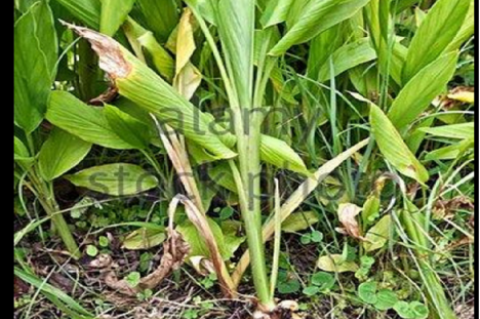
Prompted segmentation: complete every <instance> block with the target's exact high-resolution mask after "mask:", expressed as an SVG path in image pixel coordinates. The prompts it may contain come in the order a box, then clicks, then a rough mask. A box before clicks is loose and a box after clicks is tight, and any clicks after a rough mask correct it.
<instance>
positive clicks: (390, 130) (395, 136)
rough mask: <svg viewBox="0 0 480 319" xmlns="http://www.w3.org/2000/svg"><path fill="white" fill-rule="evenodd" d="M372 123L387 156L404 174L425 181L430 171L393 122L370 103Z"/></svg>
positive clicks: (382, 149) (373, 131) (380, 147)
mask: <svg viewBox="0 0 480 319" xmlns="http://www.w3.org/2000/svg"><path fill="white" fill-rule="evenodd" d="M370 124H371V126H372V133H373V136H374V137H375V141H376V142H377V145H378V147H379V149H380V151H381V152H382V154H383V155H384V156H385V158H386V159H387V160H388V161H389V162H390V163H391V164H392V165H393V166H394V167H395V168H396V169H397V170H398V171H399V172H400V173H402V174H404V175H406V176H408V177H410V178H413V179H415V180H417V181H418V182H420V183H425V182H426V181H427V180H428V179H429V175H428V171H427V170H426V169H425V167H424V166H423V165H422V164H421V163H420V162H419V161H418V159H417V158H416V157H415V155H413V154H412V152H411V151H410V150H409V148H408V146H407V145H406V144H405V142H404V141H403V140H402V137H401V136H400V134H399V133H398V131H397V130H396V128H395V126H393V124H392V122H390V120H389V119H388V117H387V116H386V115H385V113H383V111H382V110H380V108H379V107H378V106H376V105H374V104H371V105H370Z"/></svg>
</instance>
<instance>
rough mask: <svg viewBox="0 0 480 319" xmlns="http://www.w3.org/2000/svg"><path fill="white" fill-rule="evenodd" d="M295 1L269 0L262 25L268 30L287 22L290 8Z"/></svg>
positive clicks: (262, 18) (261, 20)
mask: <svg viewBox="0 0 480 319" xmlns="http://www.w3.org/2000/svg"><path fill="white" fill-rule="evenodd" d="M293 1H294V0H269V1H268V3H267V7H266V8H265V11H264V12H263V14H262V17H261V18H260V23H261V24H262V26H263V28H264V29H266V28H268V27H271V26H273V25H276V24H279V23H282V22H284V21H285V19H286V17H287V15H288V12H289V9H290V6H291V4H292V2H293Z"/></svg>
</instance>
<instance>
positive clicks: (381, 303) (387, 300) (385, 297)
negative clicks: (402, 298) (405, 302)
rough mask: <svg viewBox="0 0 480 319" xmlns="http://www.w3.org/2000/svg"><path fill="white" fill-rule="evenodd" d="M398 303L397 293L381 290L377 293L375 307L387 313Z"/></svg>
mask: <svg viewBox="0 0 480 319" xmlns="http://www.w3.org/2000/svg"><path fill="white" fill-rule="evenodd" d="M397 301H398V298H397V294H396V293H394V292H393V291H391V290H390V289H380V290H379V291H378V293H377V302H375V304H374V306H375V308H376V309H378V310H380V311H385V310H388V309H391V308H393V306H394V305H395V304H396V303H397Z"/></svg>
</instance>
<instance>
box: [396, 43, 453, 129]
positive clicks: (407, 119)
mask: <svg viewBox="0 0 480 319" xmlns="http://www.w3.org/2000/svg"><path fill="white" fill-rule="evenodd" d="M457 58H458V54H457V53H456V52H452V53H449V54H445V55H443V56H441V57H439V58H438V59H437V60H435V61H433V62H432V63H431V64H429V65H427V66H426V67H424V68H423V69H422V70H421V71H420V72H418V73H417V74H416V75H415V76H414V77H412V79H411V80H410V81H409V82H408V83H407V84H406V85H405V87H404V88H403V89H402V90H401V91H400V93H399V94H398V96H397V97H396V98H395V100H394V102H393V104H392V106H391V108H390V111H389V112H388V118H389V119H390V120H391V121H392V123H393V124H394V125H395V127H396V128H397V129H399V130H400V129H402V128H403V127H405V126H407V125H409V124H410V123H412V121H414V120H415V119H416V118H417V117H418V116H419V115H420V114H421V113H422V112H424V111H425V109H427V107H428V106H429V105H430V103H431V102H432V101H433V100H434V99H435V98H436V97H437V96H438V95H439V94H440V93H442V92H443V91H444V90H445V88H446V86H447V83H448V82H449V81H450V79H451V78H452V77H453V74H454V72H455V68H456V62H457Z"/></svg>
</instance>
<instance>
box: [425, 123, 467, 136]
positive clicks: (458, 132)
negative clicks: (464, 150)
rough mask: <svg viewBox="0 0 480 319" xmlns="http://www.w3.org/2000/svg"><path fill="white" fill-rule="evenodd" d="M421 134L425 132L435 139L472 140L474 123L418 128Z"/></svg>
mask: <svg viewBox="0 0 480 319" xmlns="http://www.w3.org/2000/svg"><path fill="white" fill-rule="evenodd" d="M419 130H420V131H421V132H425V133H427V134H429V135H432V136H435V137H445V138H452V139H461V140H463V139H473V138H474V134H475V123H474V122H469V123H461V124H451V125H443V126H436V127H422V128H419Z"/></svg>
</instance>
